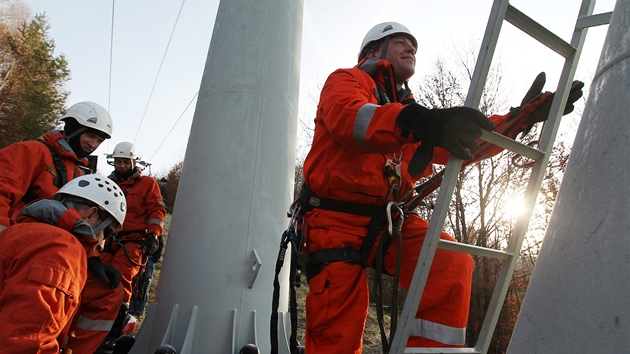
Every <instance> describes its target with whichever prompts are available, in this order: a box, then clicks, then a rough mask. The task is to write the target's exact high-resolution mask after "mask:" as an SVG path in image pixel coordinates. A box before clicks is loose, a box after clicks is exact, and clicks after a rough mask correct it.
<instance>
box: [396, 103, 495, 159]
mask: <svg viewBox="0 0 630 354" xmlns="http://www.w3.org/2000/svg"><path fill="white" fill-rule="evenodd" d="M396 124H398V125H399V126H401V127H402V128H403V132H402V136H403V137H407V136H408V135H409V132H411V133H412V134H413V135H414V138H415V140H422V142H423V145H424V144H425V143H426V144H428V145H433V146H441V147H443V148H445V149H446V150H448V151H449V152H450V153H451V154H453V155H454V156H456V157H458V158H460V159H464V160H470V159H472V158H473V154H472V152H471V151H474V150H476V149H477V148H478V147H479V144H478V143H477V139H479V137H480V136H481V129H485V130H492V129H493V128H494V123H492V121H491V120H490V119H488V117H486V116H485V115H484V114H483V113H481V112H479V111H478V110H476V109H474V108H470V107H453V108H442V109H439V108H435V109H428V108H426V107H423V106H420V105H419V104H416V103H412V104H410V105H407V106H406V107H405V108H403V109H402V111H400V114H399V115H398V117H397V118H396Z"/></svg>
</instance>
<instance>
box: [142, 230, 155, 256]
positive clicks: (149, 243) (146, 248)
mask: <svg viewBox="0 0 630 354" xmlns="http://www.w3.org/2000/svg"><path fill="white" fill-rule="evenodd" d="M158 244H159V241H158V235H157V234H156V233H153V232H152V233H150V234H147V235H146V236H145V238H144V241H142V246H140V248H141V249H142V255H143V256H145V257H149V256H151V255H153V254H154V253H155V251H157V249H158Z"/></svg>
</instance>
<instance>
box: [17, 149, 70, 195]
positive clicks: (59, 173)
mask: <svg viewBox="0 0 630 354" xmlns="http://www.w3.org/2000/svg"><path fill="white" fill-rule="evenodd" d="M38 141H39V142H41V143H42V144H44V145H45V146H46V147H47V148H48V150H50V154H51V155H52V159H53V164H54V165H55V172H56V173H55V174H54V178H53V185H54V186H55V187H57V188H61V187H62V186H63V185H64V184H66V183H68V172H67V170H66V165H64V164H63V161H61V159H60V158H59V155H58V154H57V152H56V151H55V149H53V147H52V146H50V145H48V143H47V142H45V141H43V140H38ZM51 173H52V172H51ZM36 199H37V198H36V197H35V196H34V195H32V194H31V193H30V192H26V194H24V196H23V197H22V202H24V204H28V203H30V202H32V201H34V200H36Z"/></svg>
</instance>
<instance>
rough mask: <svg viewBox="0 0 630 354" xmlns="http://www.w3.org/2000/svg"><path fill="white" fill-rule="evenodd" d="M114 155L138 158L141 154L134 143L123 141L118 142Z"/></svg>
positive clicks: (114, 156)
mask: <svg viewBox="0 0 630 354" xmlns="http://www.w3.org/2000/svg"><path fill="white" fill-rule="evenodd" d="M112 157H113V158H116V157H122V158H124V159H132V160H138V159H140V154H139V153H138V149H137V148H136V146H135V145H134V144H132V143H130V142H127V141H123V142H121V143H118V144H116V147H115V148H114V152H113V153H112Z"/></svg>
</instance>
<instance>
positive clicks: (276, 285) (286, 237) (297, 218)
mask: <svg viewBox="0 0 630 354" xmlns="http://www.w3.org/2000/svg"><path fill="white" fill-rule="evenodd" d="M287 216H288V217H289V218H290V221H289V225H288V226H287V229H286V230H285V231H284V232H283V233H282V237H281V240H280V250H279V251H278V259H277V260H276V270H275V276H274V279H273V298H272V303H271V307H272V311H271V322H270V336H271V338H270V339H271V353H272V354H277V353H278V307H279V302H280V281H279V280H278V276H279V274H280V271H281V270H282V266H283V265H284V260H285V256H286V251H287V248H288V246H289V244H291V253H290V256H291V258H290V263H291V268H290V270H289V279H290V286H289V311H290V313H291V336H290V338H289V349H290V351H291V353H292V354H296V353H299V350H300V348H298V345H299V344H298V341H297V295H296V292H295V288H296V287H300V286H301V285H302V284H301V275H302V271H301V262H300V261H299V260H300V258H301V257H300V255H301V253H302V249H303V246H304V241H305V240H304V239H303V236H304V231H305V230H304V229H305V223H304V220H303V218H302V210H301V207H300V205H299V204H298V200H296V201H294V202H293V203H292V204H291V207H290V208H289V212H288V213H287Z"/></svg>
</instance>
